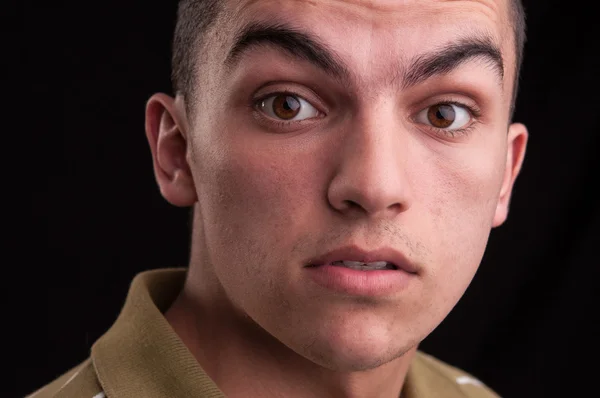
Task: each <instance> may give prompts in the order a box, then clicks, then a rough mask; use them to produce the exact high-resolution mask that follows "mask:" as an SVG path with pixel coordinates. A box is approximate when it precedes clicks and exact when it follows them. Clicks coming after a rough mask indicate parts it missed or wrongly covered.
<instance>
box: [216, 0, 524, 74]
mask: <svg viewBox="0 0 600 398" xmlns="http://www.w3.org/2000/svg"><path fill="white" fill-rule="evenodd" d="M507 2H508V0H369V1H366V0H284V1H281V0H242V1H239V0H230V1H229V2H227V3H226V13H225V14H224V15H226V16H227V21H228V23H227V28H226V29H225V30H227V31H228V33H229V34H224V35H222V36H221V37H223V38H224V40H223V41H222V42H221V44H222V45H223V46H222V47H221V48H222V49H224V50H227V49H228V48H229V47H230V46H231V44H232V41H233V40H234V38H235V35H236V33H238V32H239V31H240V29H242V28H243V27H244V26H245V25H247V24H249V23H252V22H266V23H271V24H273V23H275V24H276V23H279V22H280V23H285V24H287V25H290V26H294V27H298V28H300V29H302V30H304V31H309V32H311V33H312V34H314V35H315V36H316V37H318V38H319V40H320V41H322V42H324V43H326V44H327V46H328V48H331V49H333V50H335V51H336V53H337V54H339V55H340V57H341V58H342V59H344V61H345V63H346V64H347V65H349V66H350V67H351V68H352V69H353V70H354V71H357V72H358V74H361V73H360V71H361V69H363V70H364V71H368V73H369V74H370V75H373V73H375V72H376V71H377V69H378V68H379V69H382V70H385V69H386V68H389V67H390V65H391V64H390V62H388V61H391V60H394V61H401V60H408V59H414V57H416V56H419V55H420V54H422V53H424V52H427V51H428V50H433V49H436V48H439V47H441V46H444V45H448V44H451V43H453V42H455V41H456V40H458V39H461V38H463V37H468V36H478V35H479V36H481V35H485V36H486V37H489V38H491V39H492V40H493V41H494V42H496V44H497V46H498V47H499V48H500V49H501V53H502V57H503V62H504V64H505V65H504V68H505V70H506V71H507V72H508V73H507V76H505V77H506V81H510V79H511V78H512V73H510V72H511V70H512V69H513V68H511V67H510V66H511V65H513V64H514V58H515V51H514V46H512V40H511V39H512V36H511V34H512V30H511V25H510V18H509V15H510V13H509V9H508V3H507ZM222 28H223V26H222V25H221V26H220V28H219V30H222ZM397 64H399V65H400V66H401V64H402V62H399V63H397Z"/></svg>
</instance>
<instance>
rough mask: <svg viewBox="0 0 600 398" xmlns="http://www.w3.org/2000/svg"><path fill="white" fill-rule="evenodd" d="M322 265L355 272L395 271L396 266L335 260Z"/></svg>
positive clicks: (386, 263) (387, 262) (386, 262)
mask: <svg viewBox="0 0 600 398" xmlns="http://www.w3.org/2000/svg"><path fill="white" fill-rule="evenodd" d="M322 265H331V266H334V267H344V268H350V269H354V270H357V271H383V270H397V269H398V266H396V264H394V263H391V262H389V261H374V262H368V263H364V262H362V261H349V260H337V261H333V262H331V263H329V264H322ZM319 266H320V265H315V264H309V265H308V267H319Z"/></svg>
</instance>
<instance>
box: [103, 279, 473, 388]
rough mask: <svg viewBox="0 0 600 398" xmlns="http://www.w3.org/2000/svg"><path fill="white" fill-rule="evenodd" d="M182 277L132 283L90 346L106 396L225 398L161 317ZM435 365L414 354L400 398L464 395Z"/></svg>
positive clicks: (182, 280) (179, 287)
mask: <svg viewBox="0 0 600 398" xmlns="http://www.w3.org/2000/svg"><path fill="white" fill-rule="evenodd" d="M185 275H186V273H185V269H163V270H153V271H147V272H143V273H141V274H139V275H137V276H136V277H135V279H134V280H133V282H132V284H131V288H130V291H129V294H128V296H127V299H126V301H125V305H124V307H123V310H122V311H121V314H120V315H119V317H118V318H117V321H116V322H115V323H114V325H113V326H112V327H111V328H110V329H109V330H108V332H106V334H105V335H103V336H102V337H101V338H100V339H99V340H98V341H97V342H96V343H95V344H94V345H93V347H92V360H93V364H94V368H95V370H96V373H97V375H98V379H99V382H100V384H101V385H102V388H103V389H104V392H105V393H106V395H107V396H108V397H111V398H133V397H136V398H137V397H145V398H163V397H203V398H224V397H225V396H224V394H223V393H222V392H221V391H220V390H219V388H218V387H217V386H216V384H215V383H214V382H213V381H212V380H211V379H210V378H209V377H208V375H207V374H206V373H205V372H204V371H203V370H202V368H201V367H200V365H199V364H198V362H197V361H196V359H195V358H194V356H193V355H192V354H191V352H190V351H189V350H188V349H187V347H186V346H185V345H184V344H183V342H182V341H181V340H180V339H179V337H178V336H177V334H176V333H175V331H174V330H173V329H172V328H171V326H170V324H169V323H168V322H167V320H166V319H165V317H164V316H163V312H164V311H166V309H167V308H168V306H169V305H170V304H171V303H172V302H173V300H174V299H175V298H176V296H177V294H178V293H179V291H180V290H181V288H182V286H183V282H184V279H185ZM436 363H437V360H435V359H433V358H430V357H428V356H427V355H425V354H423V353H420V352H419V353H417V355H416V356H415V357H414V359H413V362H412V364H411V367H410V369H409V372H408V375H407V379H406V382H405V386H404V389H403V393H402V398H417V397H418V398H423V397H441V396H443V397H447V398H453V397H464V396H465V395H464V392H461V391H462V390H461V389H460V388H459V387H458V385H457V384H456V383H455V382H454V380H453V379H452V378H450V377H448V375H447V374H443V373H444V372H442V371H441V370H440V369H441V368H440V365H436Z"/></svg>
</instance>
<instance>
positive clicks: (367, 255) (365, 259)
mask: <svg viewBox="0 0 600 398" xmlns="http://www.w3.org/2000/svg"><path fill="white" fill-rule="evenodd" d="M324 265H330V266H333V267H343V268H349V269H352V270H358V271H385V270H388V271H398V270H402V271H405V272H408V273H409V274H416V273H417V271H418V270H417V267H416V265H415V264H413V263H411V262H410V261H409V260H408V259H407V258H406V256H404V255H403V254H402V253H401V252H399V251H397V250H395V249H392V248H390V247H384V248H381V249H377V250H371V251H367V250H363V249H361V248H359V247H358V246H346V247H342V248H339V249H335V250H332V251H331V252H329V253H326V254H325V255H323V256H320V257H317V258H314V259H311V260H310V261H308V262H307V265H306V267H308V268H315V267H321V266H324Z"/></svg>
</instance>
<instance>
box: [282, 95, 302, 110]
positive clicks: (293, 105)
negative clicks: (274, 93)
mask: <svg viewBox="0 0 600 398" xmlns="http://www.w3.org/2000/svg"><path fill="white" fill-rule="evenodd" d="M299 107H300V104H299V103H298V101H296V99H295V98H294V97H285V101H284V103H283V108H284V109H285V110H286V111H295V110H297V109H298V108H299Z"/></svg>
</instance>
